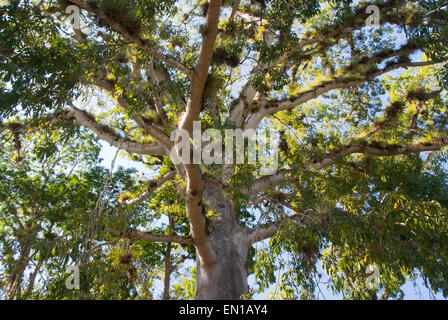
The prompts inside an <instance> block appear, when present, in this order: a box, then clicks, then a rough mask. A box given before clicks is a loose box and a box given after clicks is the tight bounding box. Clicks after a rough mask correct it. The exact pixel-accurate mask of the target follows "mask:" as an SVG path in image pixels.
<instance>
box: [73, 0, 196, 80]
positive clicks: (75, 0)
mask: <svg viewBox="0 0 448 320" xmlns="http://www.w3.org/2000/svg"><path fill="white" fill-rule="evenodd" d="M70 2H71V3H73V4H75V5H77V6H78V7H80V8H81V9H84V10H86V11H88V12H90V13H92V14H94V15H96V16H97V17H99V18H101V19H102V20H104V21H105V22H106V23H107V24H108V25H109V26H111V27H112V28H113V29H114V30H116V31H118V32H119V33H121V34H122V35H123V36H124V37H125V38H127V39H128V40H130V41H132V42H133V43H135V44H136V45H138V46H139V47H140V48H142V49H143V50H144V51H146V53H148V54H149V55H151V56H153V57H154V58H156V59H157V60H159V61H162V62H165V63H166V64H167V65H169V66H171V67H173V68H175V69H177V70H179V71H181V72H182V73H184V74H186V75H187V76H188V77H190V76H191V71H190V70H189V69H188V68H187V67H186V66H184V65H183V64H182V63H180V62H178V61H176V60H174V59H173V58H171V57H169V56H167V55H165V54H163V53H160V52H159V51H157V50H155V49H154V48H153V47H151V46H150V45H148V44H147V43H146V42H145V40H143V39H142V38H140V36H139V35H136V34H134V33H132V32H130V31H128V30H127V29H126V28H125V27H123V26H122V25H121V24H120V22H119V21H115V20H114V19H112V18H111V17H109V16H108V15H107V14H106V13H105V12H104V11H103V10H101V9H100V8H96V7H95V8H94V7H93V6H91V5H90V4H89V3H87V2H85V1H82V0H70Z"/></svg>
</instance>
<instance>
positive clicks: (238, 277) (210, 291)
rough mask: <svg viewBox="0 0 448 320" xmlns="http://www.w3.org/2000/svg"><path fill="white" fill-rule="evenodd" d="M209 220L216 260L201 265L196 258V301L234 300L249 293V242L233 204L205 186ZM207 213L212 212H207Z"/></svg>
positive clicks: (216, 188) (218, 192) (215, 188)
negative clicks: (238, 223)
mask: <svg viewBox="0 0 448 320" xmlns="http://www.w3.org/2000/svg"><path fill="white" fill-rule="evenodd" d="M204 199H205V202H206V203H205V207H206V208H207V210H209V211H208V214H210V217H209V220H208V221H209V225H208V231H209V237H210V240H211V243H212V246H213V249H214V250H215V252H216V253H217V259H216V261H214V262H213V263H210V264H207V265H204V264H202V263H201V258H200V257H199V256H198V255H197V259H196V260H197V266H196V269H197V270H196V299H198V300H237V299H240V298H241V295H243V294H245V293H246V292H247V290H248V287H247V268H246V260H247V252H248V249H249V248H248V241H247V239H246V236H245V234H244V233H243V230H242V228H241V227H239V226H238V225H237V223H236V218H235V210H234V205H233V203H232V201H230V200H228V199H226V198H225V194H224V191H223V190H222V189H221V188H220V187H219V186H217V185H214V184H211V183H207V184H206V187H205V190H204ZM210 210H212V211H211V212H210Z"/></svg>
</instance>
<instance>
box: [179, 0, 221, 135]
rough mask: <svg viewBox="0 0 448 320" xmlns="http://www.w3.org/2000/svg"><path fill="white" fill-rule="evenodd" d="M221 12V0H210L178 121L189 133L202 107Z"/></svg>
mask: <svg viewBox="0 0 448 320" xmlns="http://www.w3.org/2000/svg"><path fill="white" fill-rule="evenodd" d="M220 12H221V0H210V2H209V5H208V11H207V17H206V24H205V30H204V32H203V37H202V39H203V40H202V45H201V48H200V50H199V57H198V61H197V63H196V66H195V68H194V70H193V73H192V76H191V83H190V99H189V101H188V103H187V108H186V111H185V113H184V116H183V117H182V119H181V121H180V125H179V127H180V128H181V129H184V130H187V131H188V132H189V133H190V135H191V133H192V131H193V121H195V120H197V119H198V116H199V113H200V112H201V108H202V96H203V91H204V87H205V83H206V81H207V77H208V68H209V66H210V62H211V59H212V56H213V49H214V46H215V41H216V37H217V35H218V22H219V16H220Z"/></svg>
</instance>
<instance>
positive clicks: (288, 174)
mask: <svg viewBox="0 0 448 320" xmlns="http://www.w3.org/2000/svg"><path fill="white" fill-rule="evenodd" d="M443 147H448V136H446V137H443V138H441V139H439V140H438V141H435V142H433V143H416V144H408V145H386V146H379V145H377V144H364V145H363V144H359V145H347V146H345V147H343V148H340V149H339V150H338V151H334V152H333V153H332V154H331V155H328V156H327V157H325V158H324V159H322V160H320V161H316V162H313V163H310V164H308V166H307V167H306V168H305V170H307V171H310V170H322V169H325V168H328V167H330V166H332V165H334V164H336V163H337V161H338V159H340V158H342V157H346V156H349V155H351V154H368V155H371V156H376V157H390V156H396V155H405V154H411V153H421V152H427V151H439V150H440V149H442V148H443ZM293 180H294V175H293V172H292V170H281V171H278V172H277V173H276V174H273V175H270V176H265V177H262V178H260V179H258V180H256V181H255V182H254V183H253V185H252V186H251V187H250V188H247V189H244V190H242V193H243V194H245V195H247V196H254V195H257V194H259V193H262V192H264V191H266V190H268V189H271V188H275V187H277V186H279V185H281V184H283V183H286V182H291V181H293Z"/></svg>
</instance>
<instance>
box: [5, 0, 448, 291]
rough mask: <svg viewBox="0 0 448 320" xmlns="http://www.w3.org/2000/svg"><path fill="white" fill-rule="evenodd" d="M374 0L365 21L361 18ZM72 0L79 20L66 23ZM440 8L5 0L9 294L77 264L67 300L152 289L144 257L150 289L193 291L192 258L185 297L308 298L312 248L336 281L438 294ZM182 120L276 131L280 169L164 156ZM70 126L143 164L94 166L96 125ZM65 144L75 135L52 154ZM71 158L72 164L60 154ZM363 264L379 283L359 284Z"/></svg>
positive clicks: (442, 155)
mask: <svg viewBox="0 0 448 320" xmlns="http://www.w3.org/2000/svg"><path fill="white" fill-rule="evenodd" d="M372 4H375V5H376V6H377V7H378V9H379V13H380V15H379V17H380V21H379V22H380V24H381V26H380V27H373V28H372V27H366V21H367V19H368V18H369V15H370V14H369V13H366V8H367V6H368V5H372ZM70 5H75V6H77V7H78V8H79V9H80V13H81V28H80V29H75V30H73V29H72V27H71V25H70V24H69V22H68V16H67V14H66V9H67V7H68V6H70ZM446 8H447V7H446V1H404V0H403V1H400V0H394V1H375V2H369V3H367V2H364V1H361V3H358V1H350V0H346V1H310V0H307V1H301V0H299V1H285V0H283V1H281V0H272V1H245V0H241V1H221V0H210V1H202V0H201V1H193V2H191V1H158V0H130V1H124V0H97V1H93V0H70V1H68V0H63V1H62V0H60V1H45V0H41V1H27V0H25V1H19V0H12V1H2V7H1V9H0V10H1V15H0V17H1V18H0V30H1V33H2V37H1V38H0V48H1V50H0V55H1V56H0V101H1V104H0V117H1V118H0V119H1V122H2V125H1V132H2V137H3V141H5V143H6V146H4V147H3V148H4V149H3V151H2V157H3V158H2V162H3V163H4V164H3V167H2V176H4V178H3V177H2V199H1V201H2V204H1V208H2V217H3V220H2V221H3V222H2V224H1V225H0V226H1V228H2V229H0V230H2V235H1V240H2V245H3V248H4V249H3V252H2V257H4V258H2V259H3V260H2V268H3V269H4V270H6V272H5V274H6V278H5V279H2V283H4V284H5V288H6V289H4V290H5V291H6V294H7V296H8V297H9V298H20V297H29V296H31V295H33V294H35V297H73V294H74V293H73V292H67V291H64V290H65V289H64V288H65V287H64V286H63V281H64V280H63V278H61V277H59V278H56V277H54V276H55V275H56V274H61V273H63V272H64V269H63V268H64V267H65V266H66V265H67V263H70V262H74V261H79V262H80V264H81V265H82V266H83V268H84V269H83V279H82V286H83V289H82V290H81V291H80V292H81V294H80V297H81V298H112V297H115V298H135V297H146V298H151V297H152V296H151V290H150V288H151V283H152V281H153V279H154V278H153V276H151V270H153V268H156V267H160V268H162V269H163V270H164V280H165V281H164V284H165V290H164V294H163V297H164V298H169V297H170V294H171V293H172V294H174V295H175V297H176V296H177V297H189V296H190V295H191V281H188V280H187V279H188V278H179V281H180V283H175V284H174V285H171V283H170V279H171V274H172V273H173V271H174V270H175V268H176V267H177V266H178V265H179V264H182V263H183V262H185V261H188V260H189V259H195V261H196V268H195V275H190V276H191V277H193V276H194V279H195V297H196V298H198V299H204V298H206V299H238V298H241V297H243V296H244V297H249V298H250V297H251V294H253V293H255V292H257V291H263V290H265V289H266V288H267V287H268V286H270V285H271V284H273V283H275V282H277V284H278V285H279V289H280V290H279V292H280V294H281V295H280V297H283V298H313V297H314V293H315V289H316V285H317V282H318V280H316V279H317V278H318V268H317V265H318V264H319V262H321V263H322V264H323V266H324V268H325V270H326V272H327V273H328V274H329V275H330V284H329V285H330V286H331V288H333V290H334V291H335V292H339V293H342V294H343V295H344V297H347V298H378V297H379V295H381V298H389V297H397V296H398V297H399V296H400V295H401V294H402V292H401V290H400V287H401V286H402V285H403V283H405V282H406V281H407V280H408V279H412V278H415V277H417V276H420V277H423V279H424V281H425V283H426V285H427V286H428V287H431V288H432V289H433V290H434V291H437V292H442V293H443V294H444V295H445V296H446V295H448V283H447V279H448V277H447V274H448V272H447V271H448V265H447V253H448V251H447V245H448V242H447V232H446V231H447V221H448V220H447V213H448V212H447V204H448V202H447V196H446V195H447V192H446V191H447V176H446V161H447V154H446V149H444V148H445V147H446V146H447V145H448V135H447V117H448V114H447V96H446V88H447V81H448V73H447V66H446V59H447V54H448V53H447V26H448V24H447V22H448V21H447V19H448V14H447V9H446ZM194 121H200V123H201V127H202V129H203V130H205V129H208V128H214V129H218V130H221V131H222V132H223V131H224V130H225V129H236V128H240V129H258V128H261V127H263V126H272V127H274V128H278V129H279V134H280V141H281V144H280V147H281V151H280V154H279V170H278V172H276V173H275V174H273V175H270V176H262V175H261V174H260V169H261V167H260V163H258V164H244V165H223V166H217V165H204V164H190V163H186V161H184V162H182V163H180V164H174V163H173V161H172V159H171V158H170V155H171V154H170V151H171V150H172V148H173V143H174V142H173V141H171V140H170V136H171V133H172V132H173V130H175V129H184V130H186V131H188V132H189V133H190V134H191V133H192V130H193V122H194ZM77 127H82V128H84V129H83V130H89V131H91V132H93V133H95V139H96V140H104V141H106V142H108V143H109V144H111V145H113V146H115V147H117V148H118V149H120V150H121V151H124V152H125V153H126V154H127V155H128V156H129V157H130V159H132V160H133V161H137V162H140V163H142V164H143V165H145V166H147V167H148V168H150V169H151V171H152V172H153V173H154V177H153V178H152V179H150V180H148V181H146V180H145V179H143V180H140V181H138V180H137V178H136V177H135V175H134V176H133V175H132V174H131V173H130V172H125V171H119V172H117V173H116V174H115V175H110V173H109V172H108V170H106V169H104V168H103V169H101V168H98V167H95V166H94V163H97V161H98V158H97V156H96V157H95V156H94V155H93V154H95V152H93V149H94V145H95V144H93V142H91V141H92V140H91V139H93V138H92V136H89V138H88V139H87V141H90V142H89V143H86V142H84V141H86V140H84V138H83V137H82V136H79V135H76V134H73V132H84V134H85V131H83V130H82V131H79V129H77ZM49 128H51V130H52V131H48V130H49ZM67 130H68V131H67ZM48 134H50V137H48ZM29 135H30V136H29ZM33 135H35V136H33ZM25 137H26V139H28V140H27V141H29V143H30V144H31V145H32V146H33V147H32V148H33V151H32V152H31V151H30V152H31V153H30V154H28V153H27V152H24V151H23V145H22V143H21V141H22V140H23V139H25ZM67 143H68V145H67ZM63 146H65V148H69V149H70V148H71V150H70V151H67V152H65V153H68V154H69V156H68V158H67V159H66V160H65V162H62V163H61V161H60V160H59V158H58V157H59V155H58V154H59V153H60V152H61V150H65V149H63ZM74 146H76V147H74ZM14 150H15V151H14ZM92 152H93V154H92ZM96 152H97V151H96ZM8 159H10V160H13V161H15V163H16V164H15V165H14V166H13V167H10V166H11V164H7V162H8ZM48 159H51V161H49V160H48ZM78 161H79V163H80V165H82V166H83V169H82V170H80V171H72V170H69V171H67V166H70V165H72V166H74V165H75V164H77V163H78ZM49 163H53V164H52V165H50V167H51V166H55V167H58V170H59V173H57V174H56V173H55V172H54V171H51V172H49V171H48V170H49V169H48V166H49ZM36 166H37V167H36ZM51 170H55V169H54V168H53V169H51ZM131 177H134V178H133V179H134V180H133V179H131ZM112 186H113V188H112ZM49 190H50V191H49ZM18 191H19V192H18ZM106 195H107V197H106ZM95 199H96V201H95ZM80 221H83V222H82V223H80ZM150 230H151V231H150ZM47 233H51V234H52V236H50V237H49V238H48V237H47V238H46V234H47ZM260 242H261V243H260ZM56 247H58V248H60V251H59V254H49V251H50V250H53V249H51V248H56ZM106 248H109V250H106ZM17 254H18V255H17ZM64 255H65V256H64ZM92 256H94V257H95V259H93V258H92ZM64 259H65V260H64ZM30 263H34V264H36V266H35V267H34V272H33V274H34V273H36V274H37V273H39V270H40V268H42V267H44V269H43V270H46V271H45V272H42V276H41V278H42V279H43V278H45V275H48V274H49V275H53V277H52V280H51V281H50V282H49V283H46V284H44V285H42V286H41V287H40V288H39V290H34V291H33V281H34V279H35V276H33V274H32V275H31V276H29V281H28V283H29V284H28V287H29V288H30V289H29V290H24V288H23V281H24V278H25V274H26V272H25V271H26V270H33V269H32V268H33V267H28V265H29V264H30ZM372 264H373V265H376V266H378V268H379V270H380V280H381V287H380V288H379V289H369V288H367V286H366V285H365V282H366V278H367V275H368V274H367V273H366V268H367V266H369V265H372ZM27 268H31V269H27ZM36 270H37V271H36ZM249 275H254V277H255V283H254V286H253V288H250V289H249V288H248V284H247V277H248V276H249ZM55 279H56V280H55ZM104 279H108V280H107V281H104ZM171 287H173V288H174V290H171V291H172V292H171V293H170V288H171ZM182 288H186V290H184V289H182Z"/></svg>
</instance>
